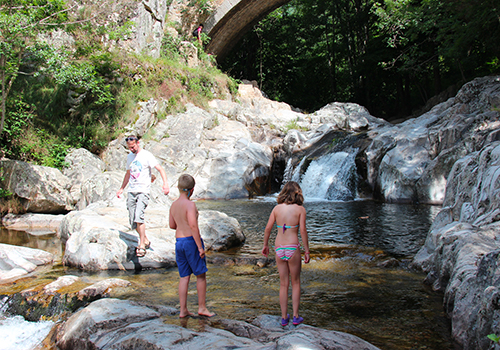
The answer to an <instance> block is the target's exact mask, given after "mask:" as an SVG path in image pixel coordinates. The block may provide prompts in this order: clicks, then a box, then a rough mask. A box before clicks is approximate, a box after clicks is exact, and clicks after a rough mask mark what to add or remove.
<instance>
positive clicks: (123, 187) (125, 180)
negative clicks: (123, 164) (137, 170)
mask: <svg viewBox="0 0 500 350" xmlns="http://www.w3.org/2000/svg"><path fill="white" fill-rule="evenodd" d="M129 179H130V170H127V172H126V173H125V176H124V177H123V182H122V187H120V189H119V190H118V191H117V192H116V196H117V197H118V198H120V196H121V194H122V193H123V190H124V189H125V187H127V184H128V180H129Z"/></svg>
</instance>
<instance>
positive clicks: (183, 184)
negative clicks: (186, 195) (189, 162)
mask: <svg viewBox="0 0 500 350" xmlns="http://www.w3.org/2000/svg"><path fill="white" fill-rule="evenodd" d="M195 184H196V182H195V181H194V178H193V177H192V176H191V175H188V174H182V175H181V176H180V177H179V180H178V181H177V188H179V190H181V191H183V190H190V189H192V188H194V185H195Z"/></svg>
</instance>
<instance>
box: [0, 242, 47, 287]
mask: <svg viewBox="0 0 500 350" xmlns="http://www.w3.org/2000/svg"><path fill="white" fill-rule="evenodd" d="M53 261H54V256H53V255H52V254H50V253H47V252H45V251H43V250H39V249H33V248H27V247H19V246H14V245H10V244H1V243H0V282H4V281H7V280H12V279H16V278H19V277H21V276H24V275H27V274H28V273H30V272H32V271H34V270H35V269H36V268H37V267H38V266H42V265H47V264H50V263H52V262H53Z"/></svg>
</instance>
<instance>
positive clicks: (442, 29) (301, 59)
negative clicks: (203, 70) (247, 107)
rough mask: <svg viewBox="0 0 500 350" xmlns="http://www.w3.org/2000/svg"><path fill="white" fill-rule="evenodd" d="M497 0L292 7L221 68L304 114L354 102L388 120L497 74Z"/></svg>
mask: <svg viewBox="0 0 500 350" xmlns="http://www.w3.org/2000/svg"><path fill="white" fill-rule="evenodd" d="M499 11H500V10H499V7H498V1H494V0H487V1H479V0H444V1H443V0H423V1H416V0H359V1H350V0H336V1H333V0H328V1H321V0H292V1H290V2H289V3H288V4H286V5H284V6H282V7H280V8H279V9H277V10H275V11H274V12H272V13H271V14H269V15H268V16H267V17H266V18H265V19H264V20H262V21H261V22H260V23H259V24H258V25H256V26H255V27H254V28H253V30H252V31H251V32H249V33H248V34H247V35H245V36H244V37H243V39H242V40H241V41H240V42H239V43H238V44H237V45H236V47H235V49H234V50H233V51H232V52H231V53H230V54H229V55H228V56H227V57H226V58H225V60H224V61H223V62H221V67H222V69H223V70H224V71H226V72H228V73H229V74H231V75H232V76H233V77H235V78H239V79H249V80H257V81H258V82H259V86H261V87H262V90H263V91H265V92H266V94H267V95H268V96H270V97H271V98H272V99H274V100H278V101H284V102H287V103H289V104H292V105H294V106H297V107H299V108H301V109H303V110H306V111H312V110H317V109H318V108H321V107H323V106H324V105H326V104H327V103H330V102H333V101H339V102H356V103H359V104H361V105H363V106H365V107H367V108H368V109H369V111H370V112H371V113H372V114H373V115H377V116H380V117H384V118H386V119H396V118H398V117H402V116H410V115H411V114H412V112H413V110H415V109H417V108H419V107H421V106H422V105H424V104H425V103H426V102H427V101H428V100H429V99H430V98H431V97H432V96H433V95H435V94H438V93H440V92H442V91H443V90H445V89H446V88H447V87H449V86H451V85H455V84H461V83H463V82H465V81H468V80H470V79H473V78H475V77H477V76H482V75H486V74H498V73H499V72H500V65H499V60H498V57H500V45H498V42H499V41H500V26H499V25H498V18H499Z"/></svg>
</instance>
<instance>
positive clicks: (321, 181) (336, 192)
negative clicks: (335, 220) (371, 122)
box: [288, 150, 357, 201]
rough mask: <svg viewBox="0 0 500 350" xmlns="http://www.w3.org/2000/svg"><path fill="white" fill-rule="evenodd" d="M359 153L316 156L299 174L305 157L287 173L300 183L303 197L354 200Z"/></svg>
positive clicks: (343, 152) (355, 151)
mask: <svg viewBox="0 0 500 350" xmlns="http://www.w3.org/2000/svg"><path fill="white" fill-rule="evenodd" d="M356 153H357V150H352V151H349V152H347V151H342V152H335V153H330V154H327V155H324V156H322V157H320V158H318V159H314V160H312V161H311V162H310V163H309V166H308V167H307V170H306V171H305V173H304V174H303V175H302V176H300V173H301V171H300V169H301V168H302V167H303V165H304V164H305V160H306V158H304V159H302V160H301V162H300V164H299V165H298V166H297V168H296V169H295V170H294V171H290V174H291V175H288V176H289V178H290V179H291V180H293V181H297V182H299V184H300V186H301V187H302V191H303V193H304V196H305V197H306V198H308V199H321V200H334V201H348V200H353V199H355V198H356V195H357V190H356V188H357V186H356V185H357V177H356V163H355V158H356Z"/></svg>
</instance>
